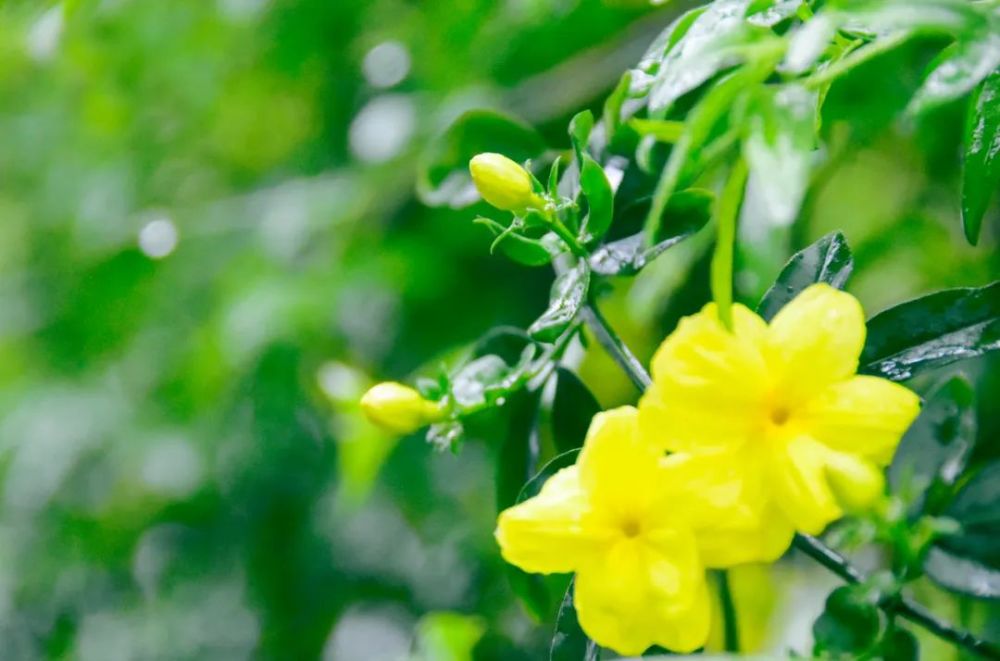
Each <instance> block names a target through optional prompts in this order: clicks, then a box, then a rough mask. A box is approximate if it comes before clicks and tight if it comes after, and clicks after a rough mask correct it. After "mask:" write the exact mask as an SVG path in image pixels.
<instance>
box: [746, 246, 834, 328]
mask: <svg viewBox="0 0 1000 661" xmlns="http://www.w3.org/2000/svg"><path fill="white" fill-rule="evenodd" d="M853 268H854V258H853V257H852V256H851V249H850V247H848V245H847V239H845V238H844V235H843V234H841V233H840V232H832V233H830V234H827V235H826V236H824V237H823V238H822V239H820V240H819V241H817V242H816V243H814V244H812V245H810V246H807V247H805V248H803V249H802V250H800V251H799V252H797V253H795V254H794V255H792V258H791V259H790V260H788V263H787V264H786V265H785V268H783V269H782V270H781V273H780V274H778V279H777V280H776V281H775V283H774V284H773V285H771V288H770V289H768V290H767V293H766V294H764V298H762V299H761V301H760V304H759V305H757V313H758V314H760V316H761V317H763V318H764V319H765V320H767V321H770V320H771V319H773V318H774V315H776V314H778V310H780V309H781V308H783V307H785V305H787V304H788V303H789V301H791V300H792V299H793V298H795V297H796V296H798V295H799V294H800V293H801V292H802V291H803V290H804V289H806V288H807V287H808V286H809V285H812V284H815V283H817V282H825V283H827V284H829V285H831V286H833V287H836V288H837V289H843V288H844V285H846V284H847V278H848V277H849V276H850V275H851V270H852V269H853Z"/></svg>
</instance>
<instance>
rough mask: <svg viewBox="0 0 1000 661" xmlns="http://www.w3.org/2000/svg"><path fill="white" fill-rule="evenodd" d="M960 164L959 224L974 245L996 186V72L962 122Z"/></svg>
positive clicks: (999, 137) (999, 158) (999, 180)
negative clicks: (962, 149) (963, 122)
mask: <svg viewBox="0 0 1000 661" xmlns="http://www.w3.org/2000/svg"><path fill="white" fill-rule="evenodd" d="M964 142H965V145H964V150H965V158H964V161H963V166H962V225H963V227H964V228H965V237H966V238H967V239H968V240H969V243H971V244H972V245H976V243H977V242H978V241H979V230H980V228H981V227H982V224H983V216H984V215H985V214H986V210H987V208H988V207H989V204H990V199H991V198H992V197H993V195H994V193H995V192H996V190H997V188H998V187H1000V71H995V72H994V73H993V74H992V75H990V76H989V77H988V78H987V79H986V80H984V81H983V83H982V85H981V86H980V87H979V89H978V90H977V92H976V95H975V97H974V98H973V100H972V103H971V105H970V106H969V119H968V121H967V122H966V125H965V140H964Z"/></svg>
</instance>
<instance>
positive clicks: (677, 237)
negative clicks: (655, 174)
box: [590, 188, 715, 275]
mask: <svg viewBox="0 0 1000 661" xmlns="http://www.w3.org/2000/svg"><path fill="white" fill-rule="evenodd" d="M714 201H715V196H714V195H713V194H712V192H711V191H707V190H702V189H699V188H690V189H688V190H683V191H680V192H678V193H674V194H673V195H672V196H671V197H670V201H669V202H668V203H667V209H666V211H665V212H664V214H663V220H662V221H661V222H660V223H659V224H658V229H657V234H656V243H654V244H653V246H652V247H648V248H647V247H646V236H645V234H644V233H642V232H640V233H638V234H633V235H632V236H627V237H625V238H624V239H619V240H618V241H614V242H612V243H608V244H606V245H604V246H602V247H600V248H599V249H597V250H595V251H594V253H593V254H592V255H591V257H590V267H591V269H592V270H593V271H594V273H600V274H601V275H632V274H634V273H638V272H639V271H640V270H642V268H643V267H645V266H646V264H648V263H649V262H651V261H653V260H654V259H655V258H656V257H658V256H659V255H660V254H662V253H663V251H665V250H667V249H668V248H670V247H671V246H674V245H676V244H678V243H680V242H681V241H683V240H684V239H686V238H688V237H689V236H691V235H692V234H694V233H695V232H697V231H698V230H700V229H701V228H702V227H704V226H705V224H706V223H707V222H708V220H709V218H711V217H712V205H713V203H714ZM643 206H644V208H648V206H649V204H648V202H646V203H645V204H644V205H643Z"/></svg>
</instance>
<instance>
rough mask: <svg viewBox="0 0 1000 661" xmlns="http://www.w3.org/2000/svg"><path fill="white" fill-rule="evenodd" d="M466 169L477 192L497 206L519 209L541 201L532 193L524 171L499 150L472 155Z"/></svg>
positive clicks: (506, 208) (513, 209)
mask: <svg viewBox="0 0 1000 661" xmlns="http://www.w3.org/2000/svg"><path fill="white" fill-rule="evenodd" d="M469 172H470V173H471V174H472V181H473V183H475V184H476V189H477V190H478V191H479V194H480V195H482V196H483V199H484V200H486V201H487V202H488V203H490V204H492V205H493V206H495V207H496V208H497V209H501V210H503V211H514V212H522V211H524V210H525V209H526V208H528V207H529V206H538V207H540V206H542V204H543V203H544V202H543V200H542V199H541V198H540V197H539V196H538V195H537V194H536V193H535V191H534V189H533V187H532V185H531V175H529V174H528V171H527V170H525V169H524V168H522V167H521V166H520V165H518V164H517V163H515V162H514V161H512V160H510V159H509V158H507V157H506V156H504V155H502V154H492V153H485V154H478V155H476V156H474V157H473V158H472V160H471V161H469Z"/></svg>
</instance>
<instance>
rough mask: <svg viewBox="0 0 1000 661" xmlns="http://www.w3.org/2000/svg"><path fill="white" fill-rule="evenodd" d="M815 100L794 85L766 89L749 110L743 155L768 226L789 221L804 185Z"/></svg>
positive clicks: (809, 166) (813, 132)
mask: <svg viewBox="0 0 1000 661" xmlns="http://www.w3.org/2000/svg"><path fill="white" fill-rule="evenodd" d="M816 98H817V97H816V93H815V92H810V91H808V90H806V89H805V88H803V87H801V86H798V85H782V86H767V87H764V88H762V89H761V92H760V94H758V96H757V98H756V99H755V102H754V103H753V104H752V106H751V110H750V114H749V116H748V118H747V132H746V133H747V134H746V138H745V140H744V143H743V155H744V157H745V158H746V160H747V164H748V165H749V167H750V177H751V179H752V180H753V181H754V183H755V187H756V189H757V190H759V191H760V193H761V198H762V200H761V201H762V202H763V207H764V209H766V211H765V216H764V220H766V222H767V223H768V225H770V226H779V227H786V226H788V225H790V224H791V223H792V221H793V220H795V217H796V216H797V215H798V212H799V207H800V206H801V204H802V199H803V198H804V197H805V193H806V188H807V187H808V186H809V174H810V171H811V169H812V164H813V161H814V160H815V159H814V154H813V150H814V149H815V145H816Z"/></svg>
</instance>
